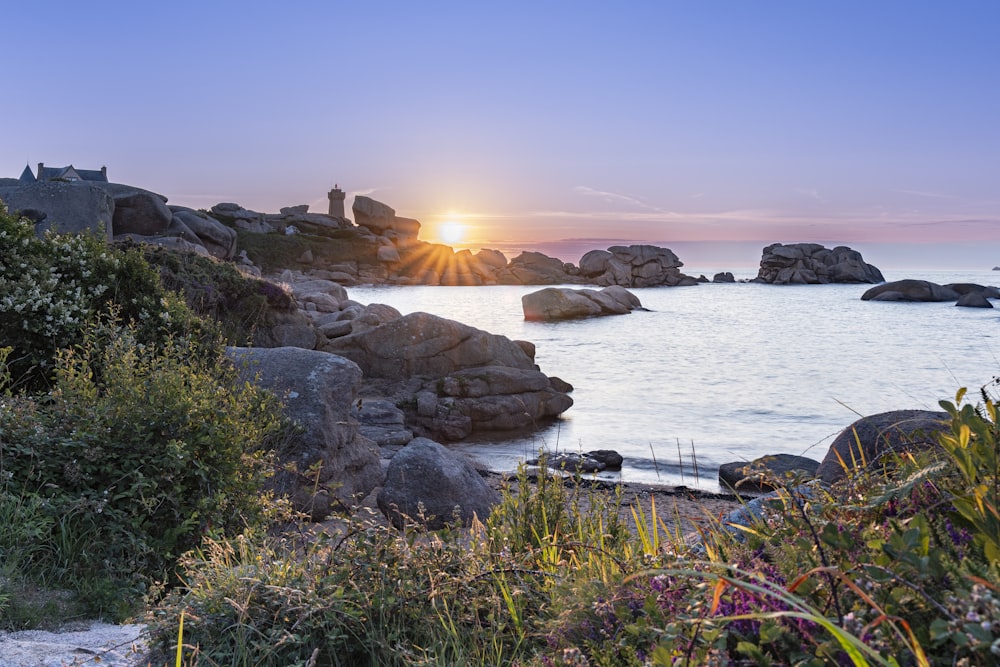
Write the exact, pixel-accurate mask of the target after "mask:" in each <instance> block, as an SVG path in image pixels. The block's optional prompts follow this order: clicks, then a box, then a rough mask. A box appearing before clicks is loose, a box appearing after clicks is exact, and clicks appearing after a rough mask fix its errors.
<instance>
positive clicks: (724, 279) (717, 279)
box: [712, 271, 736, 283]
mask: <svg viewBox="0 0 1000 667" xmlns="http://www.w3.org/2000/svg"><path fill="white" fill-rule="evenodd" d="M712 282H713V283H735V282H736V278H734V277H733V274H732V273H730V272H729V271H723V272H721V273H716V274H715V275H714V276H712Z"/></svg>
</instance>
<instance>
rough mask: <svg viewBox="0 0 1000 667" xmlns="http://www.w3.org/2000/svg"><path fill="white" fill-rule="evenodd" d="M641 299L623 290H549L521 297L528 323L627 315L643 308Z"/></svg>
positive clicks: (549, 288)
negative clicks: (530, 321) (529, 321)
mask: <svg viewBox="0 0 1000 667" xmlns="http://www.w3.org/2000/svg"><path fill="white" fill-rule="evenodd" d="M641 307H642V304H640V303H639V299H638V298H637V297H636V296H635V295H633V294H632V293H630V292H628V291H626V290H625V289H624V288H622V287H618V286H614V287H606V288H605V289H603V290H601V291H596V290H592V289H579V290H574V289H570V288H567V287H547V288H545V289H542V290H539V291H537V292H531V293H530V294H525V295H524V296H522V297H521V308H522V309H523V311H524V319H526V320H538V321H546V322H551V321H555V320H567V319H575V318H580V317H595V316H601V315H626V314H628V313H629V312H630V311H632V310H633V309H634V308H641Z"/></svg>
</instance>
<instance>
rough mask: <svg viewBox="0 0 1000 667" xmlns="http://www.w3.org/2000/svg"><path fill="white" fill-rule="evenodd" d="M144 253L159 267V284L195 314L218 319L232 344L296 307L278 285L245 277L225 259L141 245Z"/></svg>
mask: <svg viewBox="0 0 1000 667" xmlns="http://www.w3.org/2000/svg"><path fill="white" fill-rule="evenodd" d="M143 255H144V257H145V258H146V261H148V262H149V263H150V264H151V265H152V266H153V267H154V268H155V269H156V270H157V271H158V272H159V275H160V280H161V282H162V284H163V286H164V287H165V288H167V289H169V290H172V291H174V292H178V293H180V294H183V295H184V300H185V302H186V303H187V305H188V307H189V308H191V309H192V310H193V311H194V312H195V313H197V314H198V315H199V316H201V317H207V318H210V319H212V320H214V321H216V322H217V323H218V325H219V327H220V329H221V332H222V335H223V336H224V337H225V339H226V340H227V341H228V342H229V343H230V344H232V345H247V344H249V343H251V342H252V340H253V334H254V330H255V329H256V328H257V327H258V326H261V325H267V324H271V323H272V320H273V317H274V314H276V313H290V312H294V311H295V310H296V309H297V306H296V304H295V301H294V300H293V299H292V297H291V295H290V294H288V292H286V291H285V290H284V289H282V288H281V287H280V286H278V285H275V284H274V283H270V282H267V281H265V280H260V279H257V278H248V277H246V276H244V275H243V274H241V273H240V272H239V271H238V270H237V269H236V267H235V266H233V265H232V264H230V263H228V262H221V261H219V260H216V259H213V258H211V257H202V256H201V255H198V254H195V253H191V252H177V251H175V250H170V249H167V248H161V247H159V246H155V245H147V246H144V247H143Z"/></svg>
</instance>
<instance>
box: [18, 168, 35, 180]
mask: <svg viewBox="0 0 1000 667" xmlns="http://www.w3.org/2000/svg"><path fill="white" fill-rule="evenodd" d="M18 180H20V181H21V182H22V183H34V182H35V175H34V174H33V173H31V167H30V166H28V165H24V171H22V172H21V178H19V179H18Z"/></svg>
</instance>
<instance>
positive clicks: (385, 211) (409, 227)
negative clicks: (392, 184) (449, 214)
mask: <svg viewBox="0 0 1000 667" xmlns="http://www.w3.org/2000/svg"><path fill="white" fill-rule="evenodd" d="M351 210H352V211H353V212H354V222H355V223H356V224H357V225H358V226H359V227H365V228H366V229H369V230H371V232H372V233H373V234H375V235H377V236H385V237H387V238H389V239H392V240H398V241H403V242H404V243H405V242H406V241H416V240H417V235H418V234H419V233H420V223H419V222H417V221H416V220H412V219H410V218H400V217H398V216H397V215H396V211H394V210H393V209H392V208H390V207H389V206H386V205H385V204H383V203H382V202H379V201H375V200H374V199H371V198H370V197H365V196H362V195H358V196H356V197H355V198H354V205H353V206H352V207H351Z"/></svg>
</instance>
